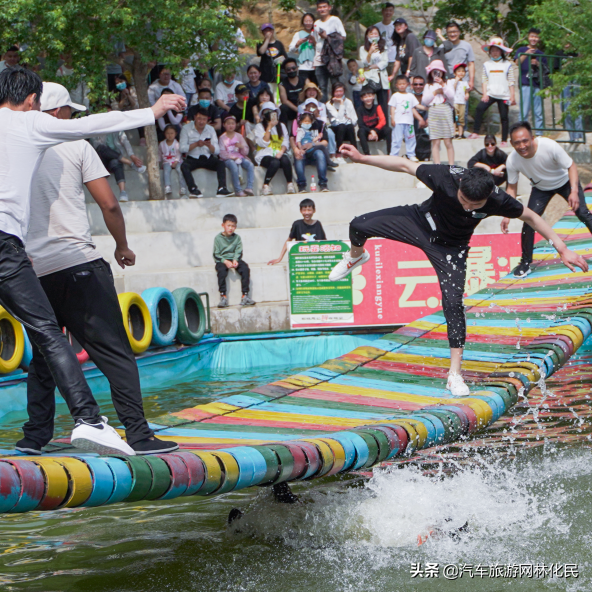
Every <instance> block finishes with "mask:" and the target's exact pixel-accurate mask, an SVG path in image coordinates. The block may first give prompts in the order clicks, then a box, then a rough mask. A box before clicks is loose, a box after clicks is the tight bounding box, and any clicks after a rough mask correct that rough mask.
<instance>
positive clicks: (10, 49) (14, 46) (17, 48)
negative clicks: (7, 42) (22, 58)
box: [6, 45, 20, 52]
mask: <svg viewBox="0 0 592 592" xmlns="http://www.w3.org/2000/svg"><path fill="white" fill-rule="evenodd" d="M6 51H7V52H8V51H20V49H19V46H18V45H11V46H10V47H9V48H8V49H7V50H6Z"/></svg>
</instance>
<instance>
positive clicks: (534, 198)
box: [522, 181, 592, 263]
mask: <svg viewBox="0 0 592 592" xmlns="http://www.w3.org/2000/svg"><path fill="white" fill-rule="evenodd" d="M570 193H571V183H570V182H569V181H568V182H567V183H566V184H565V185H563V187H560V188H559V189H551V190H549V191H544V190H542V189H538V188H536V187H533V188H532V191H531V192H530V199H529V200H528V207H529V208H530V209H531V210H532V211H533V212H534V213H535V214H538V215H539V216H542V215H543V212H544V211H545V209H546V207H547V205H548V204H549V202H550V201H551V198H552V197H553V196H554V195H555V194H558V195H561V197H562V198H563V199H565V201H567V198H568V197H569V194H570ZM578 195H579V197H580V205H579V207H578V209H577V210H576V212H575V214H576V216H577V217H578V219H579V220H580V222H583V223H584V224H585V225H586V228H588V230H589V231H590V233H592V214H591V213H590V211H589V210H588V208H587V207H586V198H585V196H584V190H583V189H582V185H581V184H580V185H579V190H578ZM533 248H534V229H533V228H532V227H531V226H529V225H528V224H526V223H525V224H524V226H523V227H522V261H525V262H527V263H532V250H533Z"/></svg>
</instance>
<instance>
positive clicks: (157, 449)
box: [130, 437, 179, 455]
mask: <svg viewBox="0 0 592 592" xmlns="http://www.w3.org/2000/svg"><path fill="white" fill-rule="evenodd" d="M130 446H131V447H132V448H133V449H134V452H135V453H136V454H139V455H146V454H164V453H166V452H174V451H175V450H179V445H178V444H177V443H176V442H168V441H166V442H165V441H164V440H159V439H158V438H156V437H153V438H146V439H145V440H140V441H139V442H134V443H133V444H130Z"/></svg>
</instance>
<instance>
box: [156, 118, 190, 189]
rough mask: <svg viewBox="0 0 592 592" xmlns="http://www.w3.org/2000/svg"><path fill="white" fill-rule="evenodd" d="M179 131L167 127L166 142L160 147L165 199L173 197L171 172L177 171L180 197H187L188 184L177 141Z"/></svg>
mask: <svg viewBox="0 0 592 592" xmlns="http://www.w3.org/2000/svg"><path fill="white" fill-rule="evenodd" d="M176 136H177V130H176V129H175V127H174V126H173V125H167V126H166V127H165V128H164V140H163V141H162V142H160V144H159V145H158V156H159V158H160V162H161V164H162V171H163V173H164V198H165V199H166V198H167V195H171V194H172V192H173V190H172V188H171V171H172V170H175V171H177V175H178V177H179V195H180V196H181V197H184V196H185V195H187V184H186V183H185V179H184V178H183V174H182V173H181V162H182V161H183V159H182V158H181V151H180V150H179V142H178V141H177V139H176Z"/></svg>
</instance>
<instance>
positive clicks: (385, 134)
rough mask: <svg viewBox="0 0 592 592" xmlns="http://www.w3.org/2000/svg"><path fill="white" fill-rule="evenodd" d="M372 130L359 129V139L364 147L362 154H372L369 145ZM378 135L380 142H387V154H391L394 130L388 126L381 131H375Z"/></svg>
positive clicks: (366, 128)
mask: <svg viewBox="0 0 592 592" xmlns="http://www.w3.org/2000/svg"><path fill="white" fill-rule="evenodd" d="M371 131H372V130H371V129H370V128H368V127H364V128H359V129H358V138H359V139H360V144H361V145H362V152H363V153H364V154H366V155H368V154H370V146H369V145H368V136H369V135H370V132H371ZM374 131H375V132H376V133H377V134H378V139H379V140H385V141H386V153H387V154H390V153H391V136H392V133H393V130H392V129H391V128H390V127H389V126H388V125H385V126H383V127H381V128H380V129H375V130H374Z"/></svg>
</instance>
